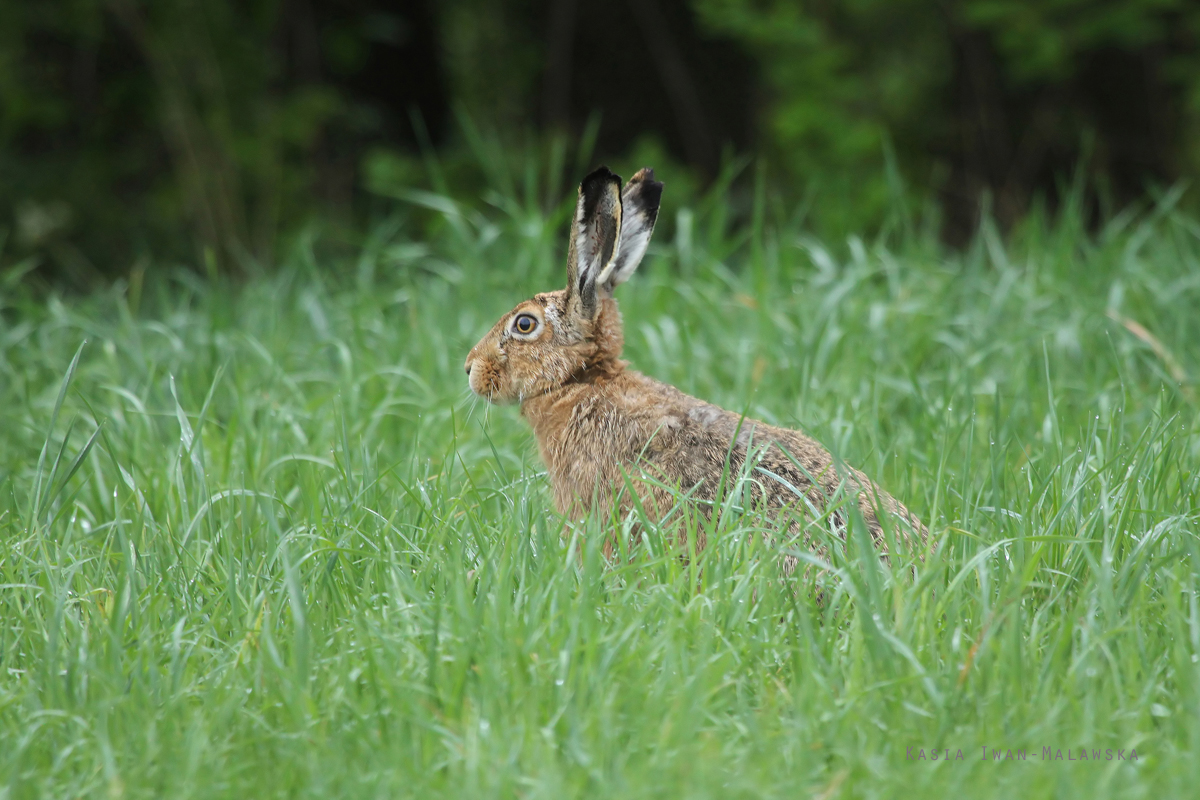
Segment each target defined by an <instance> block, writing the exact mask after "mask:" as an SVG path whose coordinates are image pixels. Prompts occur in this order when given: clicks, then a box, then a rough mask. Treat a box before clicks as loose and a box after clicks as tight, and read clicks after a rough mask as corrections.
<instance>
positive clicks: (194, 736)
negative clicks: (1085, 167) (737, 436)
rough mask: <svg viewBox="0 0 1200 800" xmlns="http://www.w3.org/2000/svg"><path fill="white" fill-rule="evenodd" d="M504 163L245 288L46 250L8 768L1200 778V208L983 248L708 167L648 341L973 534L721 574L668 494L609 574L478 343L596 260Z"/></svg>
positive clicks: (1188, 783)
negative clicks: (824, 211)
mask: <svg viewBox="0 0 1200 800" xmlns="http://www.w3.org/2000/svg"><path fill="white" fill-rule="evenodd" d="M664 177H665V178H667V179H668V180H669V177H670V176H664ZM503 179H504V176H503V175H500V176H499V177H498V178H496V181H495V182H496V186H497V187H498V189H499V191H497V192H496V193H494V194H492V195H488V196H487V197H486V198H485V199H487V200H488V201H489V202H488V203H487V204H484V203H480V204H476V206H477V207H476V208H474V209H473V210H472V209H469V208H467V207H465V206H457V205H454V204H452V203H451V201H449V200H447V199H446V198H444V197H435V196H432V195H430V196H424V195H410V196H409V200H411V201H415V202H416V205H415V206H414V205H408V206H406V207H405V208H404V209H402V210H401V211H399V212H398V214H399V216H397V217H396V218H395V219H394V220H393V222H391V223H387V224H383V225H381V226H380V227H379V228H377V230H376V234H375V235H374V236H372V237H370V238H368V239H367V240H366V241H365V242H364V243H362V245H361V247H360V248H356V249H355V250H354V252H352V253H350V254H349V255H347V254H346V253H344V252H342V253H339V252H338V251H335V250H333V249H326V248H325V246H323V245H320V242H319V241H318V242H317V243H316V244H314V242H313V240H311V239H305V240H301V241H300V242H299V243H298V244H297V246H296V247H295V249H294V250H293V251H292V252H291V253H289V254H287V256H286V258H285V259H284V262H285V263H284V265H283V266H282V267H281V268H280V269H279V270H278V272H277V273H275V274H274V275H273V276H271V277H263V278H258V279H255V280H252V281H250V282H249V283H248V284H246V285H243V286H240V287H238V288H236V289H231V288H230V287H228V286H225V285H224V284H221V283H219V282H217V283H205V282H202V281H199V280H197V279H196V278H194V277H192V276H191V275H190V274H189V273H187V272H184V271H179V272H172V271H170V270H167V269H165V268H164V269H163V270H162V271H160V272H159V273H158V275H159V277H157V278H154V279H150V280H147V281H146V283H145V285H144V286H142V285H140V284H139V285H134V286H129V287H126V286H124V285H122V286H117V287H114V288H113V289H112V290H109V291H102V292H98V293H96V294H95V295H93V296H88V297H81V298H69V299H60V298H57V297H54V296H51V297H50V298H49V300H48V301H47V300H45V299H41V300H38V301H35V300H34V299H31V297H30V295H29V293H28V292H27V291H26V290H23V289H21V288H19V287H18V286H16V285H14V282H13V280H12V277H11V276H16V275H17V274H18V273H19V272H20V270H21V267H20V265H16V266H11V265H10V267H9V268H8V269H9V270H10V271H9V275H10V280H9V281H8V283H7V284H5V286H4V288H3V293H4V294H3V303H2V304H3V308H2V310H0V421H2V428H0V797H5V798H26V797H68V796H107V797H173V798H182V797H189V796H194V797H238V798H241V797H283V796H287V797H294V796H305V797H308V796H312V797H329V796H349V797H368V796H369V797H454V798H458V797H498V798H499V797H522V798H560V797H585V796H586V797H621V798H634V797H647V798H650V797H654V798H661V797H688V798H703V797H780V798H795V797H807V796H815V797H823V798H833V797H886V796H904V797H910V796H913V793H914V791H916V792H917V793H918V794H919V795H921V796H955V797H971V798H975V797H1016V796H1025V797H1032V796H1050V795H1056V796H1083V797H1089V798H1095V797H1106V796H1123V797H1132V796H1145V797H1164V796H1174V797H1182V796H1188V795H1190V794H1192V793H1193V792H1194V789H1195V786H1196V785H1197V782H1198V781H1200V759H1197V758H1196V757H1195V753H1197V752H1198V751H1200V663H1198V661H1200V609H1198V607H1197V605H1198V595H1197V588H1198V587H1197V583H1198V580H1200V577H1198V573H1200V541H1198V539H1197V533H1198V532H1200V516H1198V515H1200V427H1198V425H1197V421H1198V415H1197V411H1198V406H1197V394H1198V393H1200V386H1198V385H1197V384H1196V383H1195V378H1196V376H1200V347H1198V346H1197V343H1200V224H1198V223H1197V222H1196V221H1195V220H1191V219H1188V218H1184V217H1180V216H1178V215H1176V214H1174V213H1173V212H1171V210H1170V206H1169V203H1164V204H1163V205H1162V206H1160V207H1158V208H1157V209H1156V210H1153V211H1151V212H1147V213H1145V214H1142V215H1139V216H1136V217H1134V216H1129V217H1124V218H1121V219H1119V220H1116V221H1114V222H1113V223H1111V224H1109V225H1108V226H1107V227H1106V228H1104V230H1103V231H1101V232H1100V233H1099V234H1097V235H1095V236H1088V235H1085V234H1084V233H1083V232H1081V230H1080V229H1079V226H1078V225H1076V224H1074V223H1073V222H1072V220H1073V219H1075V217H1074V216H1073V215H1072V214H1071V213H1067V214H1066V215H1064V221H1062V222H1060V223H1058V224H1056V225H1053V226H1039V225H1037V224H1033V223H1031V224H1030V225H1029V226H1027V227H1026V228H1025V229H1024V230H1023V231H1022V232H1020V234H1019V235H1017V236H1016V237H1014V239H1013V240H1012V241H1011V242H1010V243H1009V244H1002V243H1001V241H1000V240H999V239H998V237H996V236H995V235H994V234H993V233H991V232H990V230H989V229H985V230H984V232H983V234H981V236H980V238H979V240H978V241H977V242H976V244H975V245H974V246H973V247H972V248H970V249H969V250H968V251H967V252H965V253H963V254H960V255H953V254H945V253H940V252H939V251H938V250H937V248H935V247H933V246H931V245H929V244H928V241H927V239H926V238H924V237H921V236H919V235H916V234H908V235H903V234H901V233H897V234H895V235H893V236H891V237H889V238H888V241H890V242H892V244H891V245H890V246H885V245H883V244H871V243H865V242H861V241H858V240H854V239H852V240H850V241H849V242H848V243H828V244H822V243H819V242H814V241H811V240H808V239H806V238H804V236H803V235H802V234H801V233H800V232H799V229H798V228H796V227H795V226H794V225H792V224H790V223H789V222H788V221H787V220H786V219H780V220H775V219H772V218H771V217H770V215H764V214H753V215H751V217H750V220H749V222H748V223H747V225H746V227H745V228H744V229H732V228H730V226H729V223H728V221H727V218H726V215H725V214H724V212H723V210H722V205H721V203H720V202H719V199H717V198H707V199H702V200H701V201H700V202H698V203H697V204H696V205H695V207H694V208H691V209H685V208H680V207H679V206H677V205H672V202H674V201H672V199H671V198H670V195H669V193H668V196H667V202H668V206H667V208H666V209H665V211H664V222H663V225H662V229H661V230H660V234H659V239H658V241H657V243H656V245H655V246H654V249H653V250H652V251H651V255H650V256H649V257H648V259H647V262H646V263H645V264H644V265H643V267H642V269H641V271H640V274H639V275H637V276H636V277H635V279H634V280H633V281H632V282H631V283H629V284H627V285H626V286H624V287H622V288H621V290H620V291H619V299H620V301H621V304H622V309H623V311H624V314H625V319H626V325H627V338H628V344H627V354H628V357H629V358H630V359H631V360H632V361H633V363H634V364H635V365H636V367H638V368H640V369H641V370H643V371H645V372H647V373H649V374H651V375H654V376H656V377H658V378H661V379H663V380H666V381H670V382H672V383H674V384H676V385H677V386H679V387H680V388H681V389H683V390H685V391H688V392H691V393H694V394H697V395H699V396H701V397H704V398H706V399H709V400H712V401H714V402H717V403H720V404H723V405H725V406H726V407H730V408H734V409H738V410H742V409H745V410H746V411H747V412H748V413H749V414H751V415H753V416H757V417H760V418H762V419H765V420H768V421H770V422H773V423H778V424H783V425H789V426H800V427H803V428H804V429H806V430H808V431H810V432H811V433H812V434H813V435H815V436H816V437H817V438H819V439H820V440H822V441H823V442H825V443H826V444H827V445H828V446H829V447H831V448H832V449H834V450H835V451H836V452H837V453H839V454H840V455H841V456H843V457H845V458H846V459H847V460H849V461H851V462H852V463H855V464H857V465H859V466H861V467H862V468H863V469H865V470H866V471H868V472H869V473H870V474H871V475H873V476H874V477H875V478H876V479H877V480H879V481H880V482H881V483H882V484H883V485H884V486H886V487H887V488H888V489H889V490H890V491H892V492H893V493H894V494H896V495H897V496H898V497H900V498H902V499H903V500H904V501H905V502H907V503H908V504H909V506H910V507H911V508H912V509H913V510H914V511H916V512H917V513H918V514H920V515H921V516H922V517H923V518H924V519H925V520H927V521H929V522H930V523H931V524H930V527H931V529H932V531H933V532H934V535H935V536H936V539H937V542H938V550H937V552H936V554H934V555H932V556H930V557H929V558H927V559H926V560H925V561H924V562H923V563H921V562H917V564H916V568H915V570H912V569H909V568H908V566H907V563H906V562H900V561H897V562H896V563H894V564H893V565H892V568H891V570H889V569H888V568H887V567H886V566H884V565H880V564H879V563H878V562H877V561H876V560H875V558H874V557H873V556H872V555H871V554H870V553H865V552H863V551H862V549H861V548H859V547H858V546H857V544H856V542H855V541H854V540H852V541H851V542H850V543H849V545H848V547H847V548H846V549H845V550H839V551H835V552H834V553H832V554H831V559H832V561H833V564H832V566H833V567H834V569H835V571H834V572H832V573H831V574H830V576H829V578H828V580H829V586H828V591H827V592H826V598H827V602H826V604H825V605H824V606H823V607H816V606H814V605H813V604H812V603H811V602H809V601H808V600H807V599H806V595H804V594H803V593H802V592H801V593H798V592H795V591H792V590H791V589H790V588H789V587H787V586H783V585H781V578H780V574H779V570H778V568H777V566H776V558H777V556H776V555H775V554H773V553H772V552H770V551H769V550H768V549H767V548H766V547H765V546H763V545H762V544H757V545H756V544H755V541H759V540H757V539H755V538H754V537H752V536H751V535H750V534H751V533H752V532H753V531H754V530H755V529H756V528H760V527H761V526H764V525H769V524H770V522H769V520H762V519H756V518H754V517H753V516H752V515H751V516H746V515H739V514H737V513H734V510H733V509H732V508H729V509H727V511H728V513H724V514H722V515H720V517H719V519H718V521H717V522H716V523H715V524H716V535H715V536H714V538H713V540H712V541H713V544H712V545H711V547H710V549H709V550H708V551H706V553H705V554H704V555H703V556H702V557H701V558H699V559H697V560H695V561H693V562H691V563H690V565H689V564H688V563H686V562H685V561H684V560H681V559H680V558H678V557H677V554H675V553H673V552H672V550H671V548H670V544H669V542H665V541H664V539H663V537H662V536H661V535H660V534H659V532H658V531H656V530H655V529H653V528H650V529H648V530H646V531H645V535H644V538H643V540H642V541H641V542H640V544H639V545H638V546H635V547H632V548H631V549H630V551H629V555H628V558H627V559H626V560H625V561H623V562H622V563H619V564H609V565H606V564H605V563H604V562H603V559H602V557H601V555H600V553H599V546H600V543H601V541H602V539H603V536H604V534H605V532H606V528H605V525H604V524H602V523H601V522H600V521H597V520H588V521H585V522H582V523H572V522H566V523H565V522H564V521H563V520H562V519H561V518H559V517H557V516H556V515H555V514H554V513H553V511H552V509H551V507H550V503H549V493H548V489H547V486H546V479H545V476H544V474H543V472H542V468H541V465H540V464H539V462H538V460H537V455H536V448H535V447H534V445H533V442H532V437H531V435H530V433H529V432H528V431H527V429H526V427H525V425H524V423H523V421H522V420H521V419H520V417H519V415H518V413H517V411H516V410H515V409H513V408H488V407H486V406H484V405H482V404H480V403H477V402H474V401H472V400H471V399H470V398H469V397H468V394H467V391H466V386H465V377H464V375H463V372H462V361H463V357H464V355H465V353H466V350H467V349H468V348H469V347H470V346H471V345H472V344H473V343H474V342H475V341H476V340H477V339H478V337H479V336H481V335H482V334H483V332H485V331H486V330H487V329H488V327H489V326H490V325H491V324H492V322H493V321H494V319H495V317H496V316H498V315H499V314H501V313H502V312H504V311H506V310H507V309H508V308H509V307H511V306H512V305H513V304H514V303H515V302H516V301H517V300H519V299H521V298H523V297H525V296H527V295H529V294H532V293H534V292H535V291H540V290H545V289H549V288H555V287H557V286H558V285H559V284H560V283H561V282H562V279H563V278H562V258H561V248H560V241H561V236H560V234H561V227H562V223H563V221H564V213H563V209H559V210H558V211H557V212H556V213H555V215H554V216H553V218H552V219H550V220H549V221H547V220H546V219H544V218H543V217H542V216H541V214H539V213H538V212H537V211H534V210H531V209H533V208H534V207H535V203H534V202H533V201H531V200H529V199H528V198H532V197H535V196H536V193H535V192H533V191H527V192H524V193H522V191H521V185H522V184H521V183H520V182H519V181H514V183H513V186H515V188H511V187H510V188H509V189H508V190H506V189H505V188H504V180H503ZM668 192H669V189H668ZM522 197H524V198H526V199H524V200H522V199H520V198H522ZM422 204H423V205H422ZM763 207H764V205H763V204H762V203H759V204H757V205H756V206H755V208H758V209H760V210H761V209H762V208H763ZM764 217H765V218H764ZM152 272H153V271H152ZM1139 325H1140V326H1142V327H1140V328H1139V327H1138V326H1139ZM85 341H86V344H84V345H83V346H82V349H81V350H80V347H81V343H83V342H85ZM77 351H78V353H79V355H78V362H77V363H74V362H73V361H72V357H73V356H74V355H75V354H76V353H77ZM1189 376H1190V377H1189ZM1181 378H1182V382H1180V379H1181ZM1189 381H1191V382H1189ZM626 530H627V528H626ZM983 747H987V748H995V749H999V750H1001V751H1002V752H1004V751H1007V750H1010V749H1011V750H1013V751H1016V750H1018V749H1023V750H1024V751H1025V752H1026V760H1025V761H1023V762H1020V761H1018V762H1013V761H1002V762H1000V763H996V762H995V761H993V760H992V756H991V754H990V750H989V755H988V759H987V760H986V761H985V760H984V759H983V757H982V756H983V751H982V749H981V748H983ZM1044 747H1048V748H1051V750H1052V751H1058V750H1061V754H1062V758H1063V760H1062V761H1058V760H1045V761H1044V760H1043V758H1042V753H1043V750H1042V748H1044ZM922 748H923V749H924V754H925V756H926V760H909V758H908V756H909V754H910V753H911V755H913V756H917V755H919V754H920V753H919V751H920V750H921V749H922ZM947 748H948V749H949V751H950V754H951V756H954V755H955V754H956V751H958V750H961V751H962V754H963V759H962V760H950V761H949V762H947V761H946V760H945V751H946V749H947ZM1079 748H1088V750H1089V754H1090V753H1091V750H1092V748H1095V749H1098V750H1099V749H1109V748H1111V749H1113V751H1114V752H1113V756H1114V760H1112V761H1107V760H1101V761H1099V762H1097V761H1094V760H1091V759H1090V758H1089V760H1087V761H1078V760H1076V761H1067V760H1066V759H1067V757H1068V749H1070V750H1071V752H1072V756H1073V757H1074V758H1078V757H1079ZM1135 748H1136V750H1137V754H1138V760H1137V761H1130V760H1121V761H1118V760H1116V750H1117V749H1121V750H1124V751H1125V756H1126V759H1128V758H1129V756H1130V752H1129V751H1130V750H1132V749H1135ZM935 749H937V750H940V751H942V753H941V758H940V759H939V760H938V761H936V762H934V761H932V760H929V757H930V755H931V751H932V750H935ZM1102 759H1103V756H1102Z"/></svg>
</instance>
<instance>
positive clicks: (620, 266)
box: [596, 167, 663, 295]
mask: <svg viewBox="0 0 1200 800" xmlns="http://www.w3.org/2000/svg"><path fill="white" fill-rule="evenodd" d="M662 190H663V185H662V184H661V183H659V182H658V181H656V180H654V170H652V169H650V168H649V167H646V168H645V169H642V170H639V171H638V174H636V175H634V176H633V177H632V178H630V180H629V183H627V184H625V189H624V190H623V191H622V192H621V236H620V246H619V247H618V248H617V256H616V258H614V259H613V260H612V263H611V264H609V265H608V266H607V267H606V268H605V269H604V271H603V272H601V273H600V277H599V278H597V279H596V283H597V284H598V285H599V288H600V291H601V292H603V293H604V294H605V295H611V294H612V290H613V289H614V288H616V287H617V286H619V285H621V284H622V283H624V282H625V281H627V280H629V277H630V276H631V275H633V271H634V270H635V269H637V268H638V264H640V263H642V256H644V255H646V247H647V246H648V245H649V244H650V236H651V234H653V233H654V221H655V220H657V219H658V203H659V201H660V200H661V199H662Z"/></svg>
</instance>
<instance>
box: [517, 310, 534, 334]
mask: <svg viewBox="0 0 1200 800" xmlns="http://www.w3.org/2000/svg"><path fill="white" fill-rule="evenodd" d="M537 325H538V322H537V317H534V316H533V315H532V314H520V315H518V316H517V318H516V319H515V320H513V330H515V331H516V332H517V333H520V334H530V333H533V332H534V330H536V329H537Z"/></svg>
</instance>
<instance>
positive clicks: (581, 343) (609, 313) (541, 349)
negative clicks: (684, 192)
mask: <svg viewBox="0 0 1200 800" xmlns="http://www.w3.org/2000/svg"><path fill="white" fill-rule="evenodd" d="M661 196H662V184H661V183H658V182H657V181H655V180H654V173H653V171H652V170H650V169H643V170H641V171H640V172H638V174H636V175H634V176H633V178H632V179H631V180H630V181H629V183H627V184H626V185H625V188H624V189H622V188H621V179H620V178H619V177H618V176H616V175H614V174H613V173H612V172H610V171H609V170H608V168H607V167H600V168H599V169H597V170H596V171H595V172H593V173H591V174H590V175H588V176H587V177H586V178H584V179H583V183H581V184H580V185H579V202H578V204H577V205H576V208H575V217H574V221H573V224H572V226H571V242H570V247H569V251H568V254H567V288H565V289H560V290H559V291H557V292H546V293H544V294H539V295H535V296H534V297H533V298H531V299H529V300H526V301H525V302H523V303H521V304H519V305H518V306H517V307H516V308H514V309H513V310H512V311H510V312H508V313H507V314H505V315H504V316H503V317H501V318H500V321H499V322H497V323H496V325H495V326H494V327H493V328H492V329H491V330H490V331H489V332H488V334H487V335H486V336H484V337H483V338H482V339H481V340H480V341H479V344H477V345H475V346H474V347H473V348H471V352H470V353H468V354H467V363H466V370H467V375H468V376H469V381H470V384H471V391H473V392H475V394H477V395H479V396H481V397H485V398H487V399H488V400H490V401H492V402H493V403H512V402H524V401H525V400H526V399H528V398H530V397H534V396H536V395H540V394H545V393H546V392H550V391H552V390H554V389H555V388H557V387H559V386H562V385H563V384H565V383H569V382H571V381H581V380H588V379H589V377H590V376H602V375H604V374H612V373H616V372H620V370H621V369H623V367H624V365H623V364H622V362H621V361H620V356H621V347H622V345H623V344H624V338H623V335H622V333H621V314H620V312H619V311H618V310H617V304H616V301H615V300H613V296H612V292H613V289H614V288H616V286H617V285H618V284H621V283H624V282H625V281H627V280H628V279H629V276H630V275H632V274H633V271H634V270H635V269H637V265H638V264H639V263H640V262H641V260H642V256H643V255H645V253H646V246H647V245H648V244H649V243H650V234H651V233H653V232H654V221H655V219H656V218H657V217H658V202H659V198H660V197H661Z"/></svg>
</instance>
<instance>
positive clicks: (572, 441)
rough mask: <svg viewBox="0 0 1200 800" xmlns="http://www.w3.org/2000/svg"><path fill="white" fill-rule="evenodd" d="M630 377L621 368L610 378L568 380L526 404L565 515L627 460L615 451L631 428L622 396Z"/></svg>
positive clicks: (524, 409) (526, 414)
mask: <svg viewBox="0 0 1200 800" xmlns="http://www.w3.org/2000/svg"><path fill="white" fill-rule="evenodd" d="M627 377H628V373H626V374H625V375H622V374H621V373H620V372H618V373H617V374H616V375H615V376H614V377H613V378H611V379H607V380H603V379H602V380H599V381H594V382H588V383H581V382H572V383H567V384H564V385H562V386H559V387H557V388H556V389H553V390H552V391H550V392H547V393H546V394H542V395H538V396H537V397H533V398H530V399H528V400H526V401H525V402H524V403H522V404H521V414H522V416H524V417H525V418H526V419H527V420H529V424H530V426H531V427H532V428H533V434H534V436H535V437H536V438H537V443H538V451H539V452H540V453H541V456H542V461H543V462H544V463H545V464H546V469H547V472H548V473H549V476H550V482H551V484H552V485H553V488H554V495H555V505H557V506H558V509H559V511H561V512H562V513H573V509H575V506H576V503H577V501H578V500H579V499H581V498H590V497H592V496H593V494H594V492H595V490H596V488H597V487H598V486H600V485H601V484H603V483H605V482H606V481H608V479H609V478H611V475H609V473H610V472H611V471H612V470H613V469H615V468H616V466H615V465H616V463H617V462H618V461H620V460H621V459H620V457H618V456H617V455H616V454H614V453H611V452H609V449H610V448H612V447H613V446H614V442H612V441H611V439H613V438H618V439H619V438H621V437H620V436H619V434H618V432H619V431H621V430H622V429H623V428H624V427H625V426H624V425H622V422H623V420H622V419H620V417H622V416H623V415H622V407H623V403H621V402H620V399H619V398H620V395H621V394H622V392H621V384H622V383H623V381H625V380H627ZM576 510H577V509H576Z"/></svg>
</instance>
